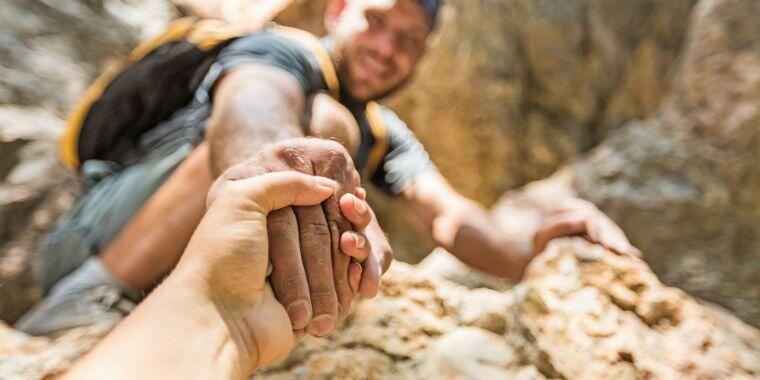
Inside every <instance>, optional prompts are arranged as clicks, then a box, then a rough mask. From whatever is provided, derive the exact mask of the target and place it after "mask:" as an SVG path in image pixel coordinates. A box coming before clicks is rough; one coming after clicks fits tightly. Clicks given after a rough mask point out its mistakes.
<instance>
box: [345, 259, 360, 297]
mask: <svg viewBox="0 0 760 380" xmlns="http://www.w3.org/2000/svg"><path fill="white" fill-rule="evenodd" d="M361 280H362V266H361V265H360V264H359V263H355V262H351V264H348V282H349V284H350V285H351V291H353V293H354V297H356V295H357V294H359V285H360V283H361Z"/></svg>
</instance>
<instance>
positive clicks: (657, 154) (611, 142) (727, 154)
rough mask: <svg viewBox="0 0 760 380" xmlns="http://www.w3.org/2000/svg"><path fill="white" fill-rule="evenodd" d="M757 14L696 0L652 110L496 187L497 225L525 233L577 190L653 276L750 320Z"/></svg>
mask: <svg viewBox="0 0 760 380" xmlns="http://www.w3.org/2000/svg"><path fill="white" fill-rule="evenodd" d="M758 17H760V8H759V7H758V3H757V2H755V1H738V0H737V1H733V0H732V1H721V0H711V1H704V2H701V3H700V4H699V6H697V7H696V8H695V11H694V14H693V16H692V21H691V26H690V29H689V30H690V32H689V34H688V36H687V39H686V48H685V50H684V51H683V54H682V56H681V62H680V64H679V65H678V67H677V68H676V69H677V70H676V72H677V74H676V77H677V80H676V82H675V84H674V86H673V89H672V91H671V92H670V93H669V94H668V95H667V97H666V99H665V100H664V101H663V103H662V105H661V107H660V109H659V110H658V111H657V113H656V114H655V115H654V116H652V117H651V118H649V119H647V120H644V121H641V122H632V123H630V124H628V125H627V126H625V127H624V128H622V129H620V130H618V131H616V132H614V133H612V134H611V135H610V137H609V138H608V139H607V140H605V141H604V142H603V143H602V144H601V145H600V146H598V147H597V148H595V149H594V150H593V151H592V152H591V153H590V154H589V155H587V156H586V157H584V158H582V159H579V160H577V162H576V163H574V164H572V165H569V166H567V167H565V168H564V169H563V170H561V171H560V172H558V173H557V174H555V175H554V176H553V177H552V178H550V179H547V180H543V181H539V182H537V183H535V184H531V185H529V186H526V187H525V188H524V189H523V190H521V191H520V192H512V193H508V194H505V196H504V197H503V199H502V201H500V202H499V204H498V205H497V206H496V207H495V208H494V212H495V214H496V216H497V219H499V220H500V221H501V225H502V226H503V227H504V228H505V229H508V230H514V231H517V232H511V233H512V234H513V235H514V236H518V237H519V235H521V234H522V236H524V237H527V236H530V231H531V228H534V227H535V223H536V221H538V220H540V215H541V212H540V210H541V209H542V208H543V209H546V208H547V206H548V205H551V204H552V203H553V202H555V201H556V200H557V199H562V198H565V197H567V196H570V195H580V196H581V197H583V198H586V199H588V200H590V201H592V202H594V203H596V204H597V205H599V206H600V208H601V209H602V210H603V211H605V212H606V213H607V214H608V215H610V216H611V217H612V218H613V219H615V220H616V221H617V222H618V223H619V224H620V226H621V227H622V228H623V229H624V230H625V231H626V233H627V234H628V236H629V237H630V238H631V240H632V242H633V243H634V244H635V245H637V246H639V247H640V248H641V249H642V250H643V251H644V253H645V255H646V257H647V262H648V263H650V264H651V265H652V268H653V269H654V270H655V272H656V273H657V274H658V275H659V276H660V277H661V278H662V280H663V282H665V283H666V284H669V285H673V286H678V287H679V288H681V289H684V290H686V291H687V292H689V293H691V294H693V295H696V296H698V297H701V298H704V299H706V300H709V301H711V302H715V303H718V304H721V305H723V306H726V307H728V308H729V309H731V310H733V311H734V312H736V313H737V314H738V315H739V316H740V317H742V318H744V320H745V321H747V322H749V323H751V324H754V325H758V323H760V282H758V281H757V273H760V238H759V237H760V207H759V205H760V196H759V195H758V192H757V189H758V188H760V167H759V166H758V165H757V162H758V161H759V160H760V149H758V146H760V106H759V105H760V39H758V38H757V36H758V35H760V25H759V24H758V23H757V22H755V21H754V20H756V19H758ZM549 207H550V206H549ZM516 213H517V214H516ZM512 215H517V216H523V217H524V218H522V219H520V218H516V217H512ZM510 221H511V222H512V223H511V224H510ZM515 221H517V222H516V223H515ZM524 221H525V222H524ZM520 228H522V229H520ZM619 295H620V297H622V298H625V297H626V296H625V294H623V293H622V292H621V293H620V294H619ZM652 312H655V311H652ZM655 314H656V313H655Z"/></svg>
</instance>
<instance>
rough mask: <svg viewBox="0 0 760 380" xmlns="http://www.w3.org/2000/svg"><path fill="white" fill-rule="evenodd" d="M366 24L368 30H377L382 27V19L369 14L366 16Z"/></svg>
mask: <svg viewBox="0 0 760 380" xmlns="http://www.w3.org/2000/svg"><path fill="white" fill-rule="evenodd" d="M367 23H368V24H369V27H370V29H377V28H379V27H381V26H382V25H383V19H382V18H381V17H380V16H378V15H376V14H374V13H370V14H368V15H367Z"/></svg>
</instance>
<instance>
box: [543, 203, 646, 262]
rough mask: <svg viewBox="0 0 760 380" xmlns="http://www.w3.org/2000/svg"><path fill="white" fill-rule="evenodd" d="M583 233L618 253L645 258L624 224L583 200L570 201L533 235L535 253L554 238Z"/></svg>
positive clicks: (544, 222) (548, 218)
mask: <svg viewBox="0 0 760 380" xmlns="http://www.w3.org/2000/svg"><path fill="white" fill-rule="evenodd" d="M574 235H582V236H584V237H585V238H586V239H588V240H589V241H591V242H593V243H597V244H600V245H602V246H604V247H605V248H607V249H610V250H612V251H614V252H616V253H618V254H623V255H630V256H635V257H638V258H643V254H642V253H641V251H640V250H639V249H638V248H636V247H634V246H633V245H632V244H631V243H630V242H629V241H628V238H627V237H626V236H625V233H624V232H623V230H622V229H620V227H618V225H617V224H615V222H613V221H612V219H610V218H609V217H608V216H607V215H605V214H604V213H603V212H601V211H600V210H599V209H598V208H597V207H596V206H594V204H592V203H591V202H587V201H584V200H581V199H573V200H572V201H569V202H566V203H565V204H563V205H562V206H561V207H560V208H558V209H557V210H556V211H555V212H553V213H552V214H551V215H549V216H548V217H546V218H545V219H544V221H543V222H542V223H541V226H540V227H539V228H538V230H537V231H536V233H535V234H534V235H533V256H536V255H538V254H540V253H541V252H542V251H543V250H544V249H545V248H546V245H547V244H548V243H549V241H550V240H552V239H555V238H558V237H564V236H574Z"/></svg>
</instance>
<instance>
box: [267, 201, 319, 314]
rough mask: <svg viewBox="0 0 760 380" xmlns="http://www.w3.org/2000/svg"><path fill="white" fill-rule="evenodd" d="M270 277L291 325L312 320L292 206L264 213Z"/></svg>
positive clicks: (273, 288)
mask: <svg viewBox="0 0 760 380" xmlns="http://www.w3.org/2000/svg"><path fill="white" fill-rule="evenodd" d="M267 236H268V239H269V260H270V261H271V263H272V274H271V275H270V277H269V280H270V283H271V284H272V290H274V294H275V298H277V300H278V301H279V302H280V303H281V304H283V305H284V306H285V310H287V312H288V316H289V317H290V323H291V324H292V325H293V329H302V328H304V327H306V326H307V325H308V324H309V322H311V316H312V307H311V302H310V294H309V285H308V284H307V282H306V279H307V277H306V272H305V270H304V266H303V264H302V262H301V249H300V247H299V237H298V224H297V221H296V217H295V215H294V213H293V209H292V208H291V207H285V208H282V209H279V210H275V211H272V212H271V213H270V214H269V216H267Z"/></svg>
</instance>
